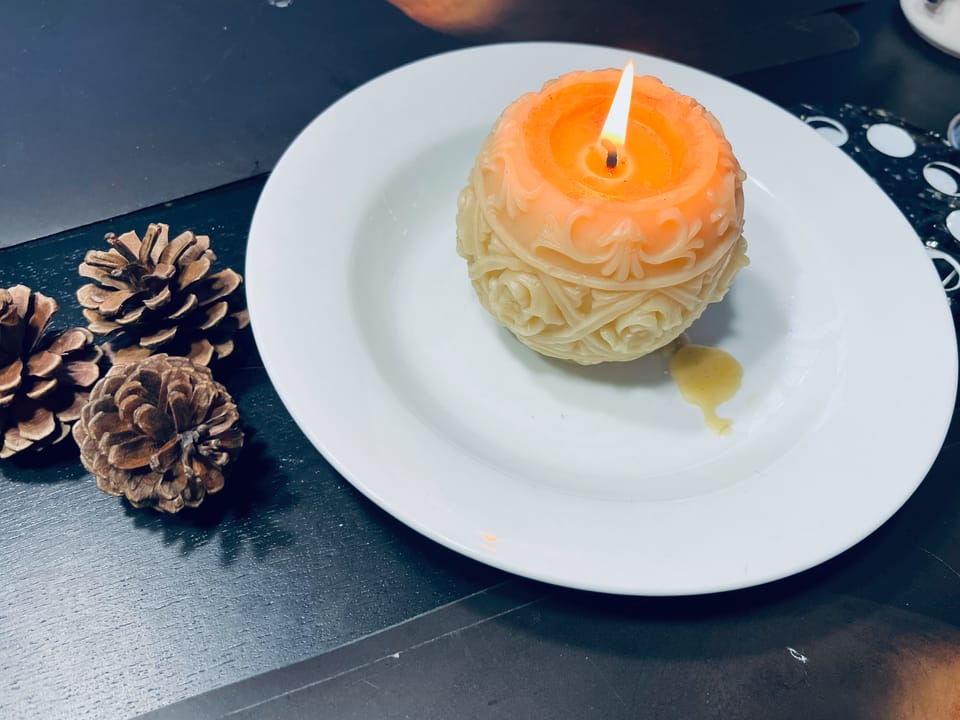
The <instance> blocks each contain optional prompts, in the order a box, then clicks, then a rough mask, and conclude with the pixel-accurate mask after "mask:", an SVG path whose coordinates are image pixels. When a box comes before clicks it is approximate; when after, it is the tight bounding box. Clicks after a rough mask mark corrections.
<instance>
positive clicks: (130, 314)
mask: <svg viewBox="0 0 960 720" xmlns="http://www.w3.org/2000/svg"><path fill="white" fill-rule="evenodd" d="M168 233H169V228H168V227H167V226H166V225H163V224H157V223H151V225H150V226H149V227H148V228H147V232H146V233H144V236H143V240H140V238H139V237H138V236H137V234H136V233H135V232H128V233H124V234H123V235H121V236H120V237H117V236H116V235H114V234H113V233H108V234H107V236H106V238H105V239H106V241H107V242H108V243H109V244H110V246H111V247H110V249H109V250H107V251H105V252H104V251H99V250H91V251H89V252H88V253H87V254H86V257H84V261H83V263H81V265H80V275H81V276H83V277H87V278H91V279H92V280H94V281H95V283H96V284H93V283H91V284H88V285H84V286H83V287H81V288H80V289H79V290H78V291H77V299H78V300H79V301H80V304H81V305H82V306H83V307H84V311H83V315H84V317H86V318H87V322H88V323H89V325H88V327H89V328H90V330H92V331H93V332H94V333H96V334H98V335H109V336H111V337H110V338H109V341H108V342H106V343H105V344H104V350H106V352H107V355H108V356H109V357H110V359H111V361H113V362H114V363H115V364H122V363H129V362H136V361H137V360H143V359H144V358H146V357H148V356H150V355H151V354H153V353H154V352H165V353H167V354H170V355H182V356H184V357H188V358H190V359H191V360H193V361H194V362H195V363H198V364H200V365H207V364H209V363H210V360H211V359H212V358H213V357H214V355H216V357H217V358H223V357H226V356H227V355H229V354H230V353H231V352H232V351H233V340H232V337H231V336H232V335H233V334H234V332H236V331H237V330H239V329H240V328H244V327H246V326H247V324H248V323H249V317H248V315H247V311H246V310H245V309H239V308H238V307H237V305H238V302H239V300H238V295H237V293H235V292H234V291H235V290H236V289H237V288H238V287H240V283H241V282H243V278H242V277H241V276H240V275H239V274H238V273H236V272H234V271H233V270H231V269H229V268H228V269H226V270H221V271H220V272H217V273H213V274H210V268H211V267H212V265H213V263H214V261H216V259H217V256H216V255H215V254H214V253H213V251H212V250H211V249H210V238H209V237H207V236H206V235H194V234H193V233H192V232H183V233H180V234H179V235H177V237H175V238H174V239H173V240H169V234H168Z"/></svg>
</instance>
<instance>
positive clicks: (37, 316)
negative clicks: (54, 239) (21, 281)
mask: <svg viewBox="0 0 960 720" xmlns="http://www.w3.org/2000/svg"><path fill="white" fill-rule="evenodd" d="M57 310H59V306H58V305H57V301H56V300H54V299H53V298H49V297H47V296H46V295H43V294H42V293H38V292H33V291H31V290H30V288H28V287H25V286H23V285H16V286H14V287H12V288H8V289H3V288H0V459H2V458H8V457H10V456H12V455H15V454H16V453H18V452H21V451H24V450H28V449H30V450H42V449H43V448H45V447H47V446H49V445H54V444H56V443H58V442H60V441H61V440H63V439H64V438H66V437H67V435H69V434H70V426H71V425H72V424H73V423H74V422H75V421H76V420H77V418H79V417H80V408H81V407H82V406H83V404H84V403H85V402H86V400H87V396H88V395H89V394H90V390H89V388H90V386H91V385H93V384H94V383H95V382H96V381H97V378H99V377H100V366H99V365H98V362H99V361H100V358H101V357H102V356H103V353H102V352H101V350H100V348H98V347H97V346H96V345H94V344H93V334H92V333H91V332H90V331H89V330H87V329H85V328H72V329H70V330H65V331H64V332H61V333H46V334H45V333H44V331H45V330H46V329H47V325H49V324H50V320H51V318H53V316H54V314H55V313H56V312H57Z"/></svg>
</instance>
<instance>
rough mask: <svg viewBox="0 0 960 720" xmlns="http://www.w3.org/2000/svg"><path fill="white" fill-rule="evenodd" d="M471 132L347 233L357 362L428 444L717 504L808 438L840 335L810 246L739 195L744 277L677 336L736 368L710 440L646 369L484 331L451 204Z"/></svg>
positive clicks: (559, 480) (689, 410)
mask: <svg viewBox="0 0 960 720" xmlns="http://www.w3.org/2000/svg"><path fill="white" fill-rule="evenodd" d="M485 133H486V128H477V129H474V130H471V131H468V132H465V133H463V134H460V135H456V136H452V137H450V138H448V139H447V141H446V142H444V143H439V144H437V145H434V146H432V147H430V148H429V149H427V148H424V149H423V150H422V151H421V152H419V153H418V152H416V149H413V152H412V160H411V161H410V162H409V163H408V164H407V165H406V166H404V167H402V168H401V169H400V170H399V171H398V172H396V173H395V174H394V175H392V176H390V177H387V178H385V179H384V181H383V184H382V186H381V187H380V188H379V192H377V191H373V192H371V197H373V198H375V200H374V202H373V203H372V204H371V205H370V206H369V207H368V208H367V210H366V212H365V213H364V217H363V219H362V220H361V222H360V223H359V225H358V227H357V235H356V238H355V242H354V247H353V256H352V258H351V277H350V286H351V292H352V293H353V297H352V306H353V308H354V312H355V315H356V322H357V324H358V326H359V327H360V329H361V334H362V337H363V340H364V342H366V344H367V346H368V349H369V352H370V355H371V357H373V359H374V361H375V364H376V366H377V368H378V370H379V371H380V372H381V373H382V374H383V375H384V376H385V378H386V380H387V383H388V384H389V386H390V387H391V388H392V389H393V391H394V392H396V393H397V395H398V396H399V398H400V399H401V401H402V402H403V404H404V405H405V406H406V407H407V408H408V409H409V410H410V411H411V412H413V413H414V414H415V415H416V416H417V417H418V418H419V419H420V421H421V422H423V423H424V424H425V425H427V426H428V427H430V428H431V429H432V430H433V432H435V433H436V434H437V435H438V436H440V437H442V438H444V439H445V440H446V441H448V442H451V443H455V444H456V445H458V446H460V447H461V448H463V449H464V450H466V451H468V452H469V453H470V454H472V455H474V456H475V457H477V458H480V459H482V460H483V461H484V462H486V463H489V464H490V465H492V466H495V467H497V468H498V469H500V470H502V471H506V472H507V473H509V474H510V475H511V476H513V477H515V478H516V479H517V481H518V482H533V483H538V484H545V485H548V486H550V487H552V488H553V489H555V490H559V491H561V492H567V493H574V494H582V495H587V496H590V497H602V498H615V499H625V500H669V499H679V498H687V497H692V496H696V495H703V494H707V493H711V492H715V491H718V490H720V489H722V488H724V487H728V486H730V485H731V484H734V483H736V482H738V481H739V480H741V479H744V478H747V477H750V476H752V475H754V474H756V473H759V472H762V471H763V469H764V468H765V467H767V466H768V465H769V464H770V463H772V462H773V461H774V460H775V459H776V458H778V457H780V456H781V455H782V454H783V453H784V452H785V451H786V450H787V449H788V448H789V447H790V446H792V445H793V444H794V443H795V442H796V440H797V439H798V438H799V437H800V436H801V435H802V434H803V433H805V432H807V431H808V430H809V429H810V428H812V427H814V426H815V425H816V422H817V419H818V417H819V416H820V414H821V413H822V411H823V408H824V407H825V406H826V405H827V403H828V401H829V398H830V395H831V394H832V393H833V391H834V390H835V388H837V387H838V385H839V383H838V378H839V357H840V353H839V344H840V337H841V334H840V327H839V321H838V320H837V311H836V306H835V303H834V302H833V300H832V297H831V295H830V289H829V288H823V287H818V286H817V285H816V280H815V276H816V273H815V268H814V267H812V264H813V263H814V262H815V261H814V260H813V259H811V258H806V259H805V258H804V257H803V256H802V255H801V254H799V253H797V252H796V251H795V250H794V249H795V248H799V247H803V239H804V238H803V235H804V233H805V232H810V230H809V229H808V228H806V227H805V224H804V222H803V220H802V218H799V217H793V216H792V215H791V212H790V211H789V209H788V208H787V207H785V206H784V205H783V203H780V202H779V201H778V200H777V198H776V197H774V196H773V195H772V194H770V193H769V192H767V191H766V190H764V189H763V186H762V185H760V184H758V183H755V182H753V181H752V180H751V181H748V184H747V186H746V188H745V192H746V196H747V210H746V235H747V239H748V242H749V251H748V254H749V256H750V258H751V265H750V266H749V267H748V268H746V269H745V270H743V271H741V273H740V275H739V276H738V277H737V278H736V280H735V281H734V284H733V288H732V289H731V291H730V293H729V295H728V296H727V298H726V299H725V300H724V302H723V303H720V304H716V305H712V306H711V307H710V308H708V310H707V311H706V312H705V314H704V316H703V317H702V318H701V319H700V320H699V321H698V322H697V323H696V324H695V325H694V326H693V328H691V330H690V331H689V333H688V335H689V337H690V339H691V341H693V342H697V343H702V344H706V345H713V346H717V347H720V348H722V349H724V350H726V351H727V352H730V353H731V354H733V355H734V357H736V358H737V359H738V360H739V361H740V363H741V364H742V365H743V368H744V377H743V385H742V387H741V389H740V391H739V393H738V394H737V395H736V396H735V397H734V398H733V399H732V400H731V401H729V402H727V403H725V404H724V405H722V406H721V407H720V414H721V415H722V416H724V417H731V418H733V420H734V428H733V434H732V435H730V436H726V437H719V436H716V435H713V434H712V433H710V431H709V430H707V428H706V427H705V425H704V422H703V419H702V417H701V415H700V411H699V410H698V409H697V408H696V407H694V406H692V405H689V404H688V403H686V402H685V401H684V400H683V399H682V398H681V396H680V393H679V391H678V390H677V388H676V386H675V385H674V383H673V381H672V380H671V378H670V376H669V375H668V373H667V368H666V361H665V359H664V358H663V357H662V356H660V355H653V356H649V357H646V358H641V359H640V360H637V361H634V362H631V363H607V364H604V365H600V366H594V367H580V366H577V365H573V364H570V363H566V362H562V361H558V360H553V359H550V358H546V357H543V356H541V355H539V354H537V353H535V352H534V351H532V350H530V349H528V348H527V347H526V346H524V345H522V344H521V343H520V342H519V341H517V340H516V339H515V338H514V337H513V336H512V335H511V334H510V333H509V332H508V331H507V330H505V329H503V328H501V327H499V326H498V325H497V323H496V322H495V321H494V320H493V319H492V318H491V317H490V316H489V315H488V314H487V313H486V311H485V310H484V309H483V308H482V306H481V305H480V303H479V301H478V300H477V298H476V297H475V295H474V292H473V288H472V287H471V285H470V282H469V279H468V277H467V269H466V262H465V261H464V260H463V259H462V258H460V257H459V256H458V255H457V253H456V226H455V217H456V210H457V202H456V200H457V194H458V193H459V191H460V189H461V188H462V187H463V185H464V183H465V182H466V178H467V174H468V172H469V170H470V168H471V167H472V165H473V161H474V156H475V153H476V151H477V149H478V148H479V146H480V143H481V142H482V140H483V137H484V135H485Z"/></svg>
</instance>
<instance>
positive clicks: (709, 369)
mask: <svg viewBox="0 0 960 720" xmlns="http://www.w3.org/2000/svg"><path fill="white" fill-rule="evenodd" d="M670 374H671V375H672V376H673V379H674V381H676V383H677V387H678V388H680V394H681V395H683V399H684V400H686V401H687V402H689V403H692V404H694V405H696V406H697V407H699V408H700V409H701V410H702V411H703V418H704V420H705V421H706V423H707V427H708V428H710V429H711V430H712V431H713V432H715V433H717V434H718V435H728V434H729V433H730V430H731V428H732V426H733V420H730V419H727V418H722V417H720V416H718V415H717V406H718V405H720V403H723V402H726V401H727V400H729V399H730V398H732V397H733V396H734V395H735V394H736V392H737V390H739V389H740V380H741V379H742V378H743V368H742V367H740V363H738V362H737V361H736V358H734V357H733V356H732V355H730V353H727V352H724V351H723V350H720V349H719V348H712V347H706V346H704V345H684V346H682V347H681V348H679V349H678V350H677V351H676V352H675V353H673V356H672V357H671V358H670Z"/></svg>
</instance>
